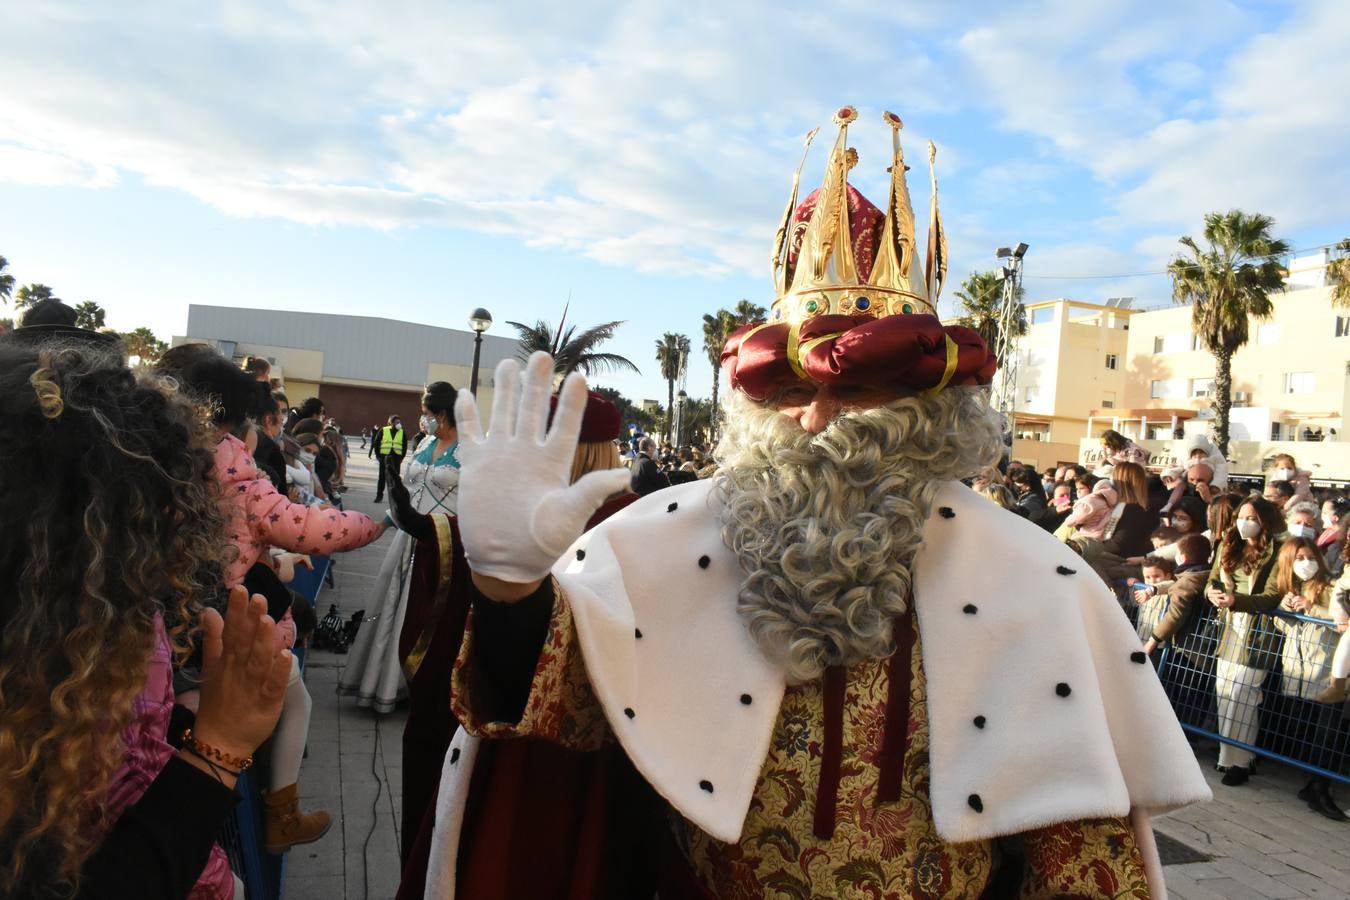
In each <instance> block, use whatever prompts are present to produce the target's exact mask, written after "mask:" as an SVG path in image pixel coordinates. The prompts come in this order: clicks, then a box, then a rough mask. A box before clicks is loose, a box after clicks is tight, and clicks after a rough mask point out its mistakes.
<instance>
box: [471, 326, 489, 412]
mask: <svg viewBox="0 0 1350 900" xmlns="http://www.w3.org/2000/svg"><path fill="white" fill-rule="evenodd" d="M469 327H470V328H472V329H473V370H472V373H471V374H470V375H469V393H470V394H473V395H474V396H475V397H477V396H478V356H479V354H480V353H482V352H483V332H485V331H487V330H488V329H489V328H491V327H492V313H490V312H488V311H487V310H486V309H483V307H481V306H480V307H478V308H477V309H475V310H474V311H473V312H471V313H469Z"/></svg>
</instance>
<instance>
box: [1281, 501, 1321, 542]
mask: <svg viewBox="0 0 1350 900" xmlns="http://www.w3.org/2000/svg"><path fill="white" fill-rule="evenodd" d="M1318 517H1319V512H1318V509H1317V504H1316V503H1306V502H1305V503H1298V504H1295V505H1294V506H1293V507H1292V508H1290V509H1289V510H1287V511H1286V512H1285V516H1284V519H1285V523H1286V525H1287V528H1288V531H1289V536H1290V537H1296V538H1307V539H1308V540H1310V541H1314V542H1316V540H1317V537H1318V535H1320V534H1321V533H1322V523H1321V521H1319V518H1318Z"/></svg>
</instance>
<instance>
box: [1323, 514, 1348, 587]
mask: <svg viewBox="0 0 1350 900" xmlns="http://www.w3.org/2000/svg"><path fill="white" fill-rule="evenodd" d="M1347 530H1350V500H1347V499H1346V498H1345V497H1331V498H1330V499H1328V500H1326V501H1325V502H1323V503H1322V533H1321V534H1319V535H1318V536H1317V549H1318V550H1321V551H1322V556H1323V557H1324V558H1325V559H1326V561H1327V569H1329V570H1330V571H1331V574H1332V575H1333V576H1335V577H1336V578H1340V577H1341V573H1342V572H1344V571H1345V557H1344V556H1343V555H1342V554H1341V548H1342V547H1343V546H1344V545H1345V533H1346V531H1347Z"/></svg>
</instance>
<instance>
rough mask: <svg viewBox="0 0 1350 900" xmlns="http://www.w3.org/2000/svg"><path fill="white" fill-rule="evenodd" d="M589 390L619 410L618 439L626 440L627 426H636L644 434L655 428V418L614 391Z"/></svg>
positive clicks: (607, 388) (602, 389)
mask: <svg viewBox="0 0 1350 900" xmlns="http://www.w3.org/2000/svg"><path fill="white" fill-rule="evenodd" d="M591 390H593V391H595V392H596V393H597V394H599V395H600V396H602V397H604V398H605V399H606V400H608V401H609V402H610V403H613V404H614V405H615V406H616V407H618V410H619V422H620V425H619V431H620V433H619V437H620V439H627V437H628V426H629V425H633V424H636V425H637V426H638V427H640V428H641V429H642V433H643V434H646V433H648V432H650V431H653V430H654V429H655V428H656V417H655V416H653V415H652V414H651V413H649V412H647V411H646V410H645V409H643V408H642V407H640V406H638V405H637V404H635V403H634V402H633V401H631V400H629V399H628V398H627V397H625V396H624V395H623V394H621V393H619V392H618V391H617V390H616V389H614V388H610V387H598V386H594V385H593V386H592V387H591Z"/></svg>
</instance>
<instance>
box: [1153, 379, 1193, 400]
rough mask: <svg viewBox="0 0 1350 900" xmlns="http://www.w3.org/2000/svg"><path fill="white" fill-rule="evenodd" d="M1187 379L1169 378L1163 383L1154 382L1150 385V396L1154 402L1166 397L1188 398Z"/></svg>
mask: <svg viewBox="0 0 1350 900" xmlns="http://www.w3.org/2000/svg"><path fill="white" fill-rule="evenodd" d="M1186 388H1187V384H1186V379H1184V378H1167V379H1164V380H1162V381H1153V382H1150V383H1149V396H1150V397H1152V398H1153V399H1154V400H1162V399H1164V398H1166V397H1184V396H1186Z"/></svg>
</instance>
